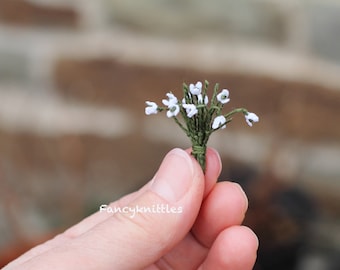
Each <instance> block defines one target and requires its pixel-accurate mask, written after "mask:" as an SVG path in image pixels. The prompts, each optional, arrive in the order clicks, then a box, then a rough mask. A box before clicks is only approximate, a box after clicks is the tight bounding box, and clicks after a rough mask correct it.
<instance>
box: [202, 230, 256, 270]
mask: <svg viewBox="0 0 340 270" xmlns="http://www.w3.org/2000/svg"><path fill="white" fill-rule="evenodd" d="M258 245H259V241H258V238H257V236H256V235H255V233H254V232H253V231H252V230H251V229H250V228H248V227H246V226H234V227H230V228H227V229H225V230H224V231H223V232H221V233H220V234H219V236H218V237H217V239H216V240H215V242H214V244H213V246H212V248H211V250H210V252H209V254H208V257H207V260H206V263H205V265H204V266H205V268H204V269H244V270H251V269H253V266H254V264H255V261H256V258H257V249H258Z"/></svg>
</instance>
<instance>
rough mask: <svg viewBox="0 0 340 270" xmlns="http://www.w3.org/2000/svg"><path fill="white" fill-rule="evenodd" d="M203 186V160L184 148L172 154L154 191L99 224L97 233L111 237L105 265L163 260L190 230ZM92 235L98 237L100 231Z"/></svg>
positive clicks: (120, 266) (131, 266)
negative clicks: (198, 159) (127, 208)
mask: <svg viewBox="0 0 340 270" xmlns="http://www.w3.org/2000/svg"><path fill="white" fill-rule="evenodd" d="M203 189H204V176H203V174H202V171H201V168H200V167H199V165H198V163H197V162H196V161H195V160H194V159H193V158H192V157H191V156H190V155H189V154H188V153H186V152H185V151H183V150H180V149H174V150H172V151H171V152H169V153H168V155H167V156H166V157H165V159H164V160H163V162H162V164H161V166H160V168H159V170H158V172H157V173H156V175H155V177H154V178H153V180H152V183H151V187H150V189H148V190H146V191H145V192H143V193H142V194H140V195H139V196H138V197H137V198H135V199H134V200H133V201H132V202H130V204H129V205H128V207H129V209H130V208H131V212H129V211H127V212H129V213H127V212H126V213H118V214H115V215H113V216H112V218H110V219H108V220H106V221H105V222H104V223H102V224H100V225H99V226H98V227H97V228H96V230H97V231H98V235H100V234H102V233H103V232H104V233H105V235H108V236H107V237H106V239H104V241H103V242H104V243H102V248H103V251H105V252H106V255H105V256H104V258H103V260H102V264H103V265H102V267H100V269H105V267H106V266H110V269H142V268H144V267H146V266H147V265H150V264H151V263H153V262H155V261H157V260H158V259H159V258H161V257H162V256H163V255H164V254H165V253H166V252H167V251H169V250H170V249H171V248H173V247H174V246H175V245H176V244H177V243H178V242H179V241H181V240H182V239H183V238H184V236H185V235H186V234H187V233H188V231H189V230H190V229H191V227H192V225H193V223H194V221H195V219H196V216H197V213H198V211H199V208H200V205H201V201H202V196H203ZM121 207H124V205H122V206H121ZM132 209H133V210H132ZM138 210H140V211H138ZM134 211H135V212H134ZM87 237H88V238H95V239H96V238H98V236H96V232H94V233H93V234H92V235H88V236H87ZM85 241H89V240H85ZM113 266H115V267H113ZM98 269H99V268H98Z"/></svg>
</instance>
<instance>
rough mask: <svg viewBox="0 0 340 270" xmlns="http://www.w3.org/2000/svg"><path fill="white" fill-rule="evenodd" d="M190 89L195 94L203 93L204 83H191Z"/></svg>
mask: <svg viewBox="0 0 340 270" xmlns="http://www.w3.org/2000/svg"><path fill="white" fill-rule="evenodd" d="M189 90H190V93H191V94H193V95H195V96H197V95H199V94H201V92H202V83H201V82H197V83H196V84H195V85H194V84H192V83H191V84H190V85H189Z"/></svg>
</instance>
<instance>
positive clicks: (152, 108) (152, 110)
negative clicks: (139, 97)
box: [145, 101, 158, 115]
mask: <svg viewBox="0 0 340 270" xmlns="http://www.w3.org/2000/svg"><path fill="white" fill-rule="evenodd" d="M145 103H146V105H147V107H146V108H145V114H146V115H150V114H157V113H158V105H157V104H156V103H155V102H151V101H146V102H145Z"/></svg>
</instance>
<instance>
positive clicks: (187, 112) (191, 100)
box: [145, 81, 259, 171]
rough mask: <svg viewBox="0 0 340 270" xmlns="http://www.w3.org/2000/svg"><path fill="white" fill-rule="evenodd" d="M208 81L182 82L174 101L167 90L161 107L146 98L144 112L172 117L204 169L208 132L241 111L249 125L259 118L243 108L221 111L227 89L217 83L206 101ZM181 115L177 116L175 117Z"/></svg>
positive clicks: (173, 97) (224, 124)
mask: <svg viewBox="0 0 340 270" xmlns="http://www.w3.org/2000/svg"><path fill="white" fill-rule="evenodd" d="M208 86H209V83H208V81H205V83H204V86H203V84H202V83H201V82H197V83H196V84H190V85H189V86H188V85H186V84H183V98H182V100H178V99H177V97H176V96H175V95H174V94H172V93H171V92H169V93H167V94H166V96H167V99H163V100H162V103H163V105H164V106H158V105H157V104H156V103H155V102H151V101H146V105H147V107H146V108H145V114H146V115H151V114H157V113H158V112H161V111H166V115H167V117H168V118H173V119H174V120H175V122H176V123H177V124H178V126H179V127H180V128H181V129H182V130H183V131H184V132H185V134H186V135H187V136H188V137H189V138H190V141H191V144H192V152H191V154H192V155H193V156H194V157H195V158H196V160H197V161H198V162H199V164H200V165H201V167H202V170H203V171H205V155H206V149H207V143H208V140H209V137H210V135H211V134H212V133H213V132H215V131H217V130H219V129H224V128H225V127H226V126H227V124H228V123H229V122H231V121H232V116H233V115H234V114H236V113H243V115H244V117H245V120H246V122H247V124H248V125H249V126H252V125H253V123H254V122H258V121H259V117H258V116H257V115H256V114H255V113H252V112H248V110H247V109H244V108H237V109H234V110H232V111H230V112H228V113H226V114H225V113H223V112H222V109H223V107H224V105H226V104H227V103H228V102H229V101H230V98H229V91H228V90H227V89H222V90H221V91H219V89H218V88H219V85H218V84H216V85H215V87H214V91H213V95H212V98H211V100H210V104H209V97H208V95H207V92H208ZM179 115H180V116H181V119H179V117H178V116H179Z"/></svg>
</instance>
